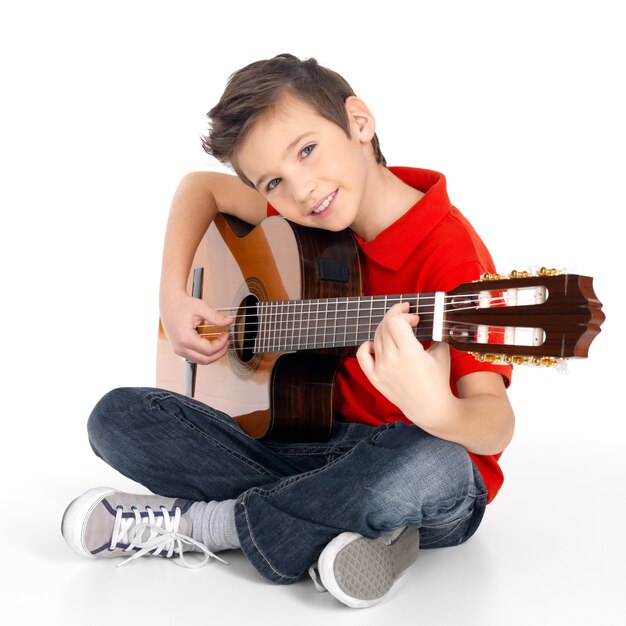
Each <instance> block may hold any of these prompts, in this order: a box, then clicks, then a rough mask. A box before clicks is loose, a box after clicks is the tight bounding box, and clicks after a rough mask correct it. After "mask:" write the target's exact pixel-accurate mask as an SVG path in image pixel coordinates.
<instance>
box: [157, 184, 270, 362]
mask: <svg viewBox="0 0 626 626" xmlns="http://www.w3.org/2000/svg"><path fill="white" fill-rule="evenodd" d="M218 212H221V213H229V214H231V215H235V216H236V217H239V218H240V219H242V220H245V221H246V222H249V223H251V224H258V223H259V222H260V221H261V220H262V219H263V218H264V217H265V216H266V201H265V199H264V198H263V197H262V196H261V195H260V194H259V193H257V192H256V191H255V190H254V189H251V188H250V187H248V186H246V185H245V184H244V183H242V182H241V181H240V180H239V179H238V178H237V177H236V176H231V175H228V174H221V173H218V172H193V173H191V174H187V175H186V176H185V177H184V178H183V179H182V180H181V182H180V184H179V185H178V188H177V190H176V193H175V194H174V198H173V200H172V206H171V209H170V214H169V218H168V222H167V228H166V232H165V243H164V246H163V265H162V270H161V288H160V296H159V303H160V314H161V322H162V324H163V328H164V330H165V334H166V335H167V337H168V339H169V341H170V344H171V345H172V349H173V350H174V352H175V353H176V354H179V355H180V356H183V357H185V358H187V359H189V360H191V361H194V362H196V363H202V364H207V363H211V362H212V361H215V360H217V359H219V358H220V357H221V356H222V355H223V354H224V353H225V352H226V349H227V341H228V333H227V332H224V333H223V334H222V335H221V336H220V337H219V338H218V339H216V340H215V341H207V340H206V339H203V338H201V337H200V336H199V335H198V333H197V332H196V330H195V329H196V327H197V326H198V324H200V323H202V321H203V320H207V321H209V322H210V323H212V324H216V325H219V326H227V325H228V324H229V323H231V322H232V319H231V318H226V317H224V316H223V315H221V314H220V313H218V312H217V311H215V310H214V309H213V308H211V307H210V306H209V305H208V304H207V303H206V302H204V301H202V300H199V299H197V298H192V297H191V296H190V295H189V294H188V293H187V280H188V277H189V271H190V269H191V263H192V261H193V257H194V254H195V252H196V249H197V247H198V244H199V243H200V240H201V239H202V237H203V235H204V233H205V232H206V230H207V228H208V227H209V225H210V224H211V222H212V221H213V220H214V219H215V216H216V215H217V213H218Z"/></svg>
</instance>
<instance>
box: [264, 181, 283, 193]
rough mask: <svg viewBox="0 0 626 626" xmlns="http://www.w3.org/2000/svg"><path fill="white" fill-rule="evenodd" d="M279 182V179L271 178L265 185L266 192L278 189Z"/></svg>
mask: <svg viewBox="0 0 626 626" xmlns="http://www.w3.org/2000/svg"><path fill="white" fill-rule="evenodd" d="M279 182H280V178H272V180H270V182H269V183H267V186H266V189H267V190H268V191H273V190H274V189H276V187H278V183H279Z"/></svg>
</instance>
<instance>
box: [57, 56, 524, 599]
mask: <svg viewBox="0 0 626 626" xmlns="http://www.w3.org/2000/svg"><path fill="white" fill-rule="evenodd" d="M209 118H210V121H211V130H210V133H209V135H208V136H207V137H206V138H205V139H204V148H205V150H206V151H207V152H208V153H209V154H212V155H213V156H215V157H216V158H218V159H219V160H221V161H222V162H224V163H229V164H230V165H232V167H233V168H234V170H235V171H236V172H237V174H238V177H235V176H229V175H226V174H217V173H195V174H191V175H188V176H187V177H185V178H184V179H183V181H182V182H181V184H180V186H179V189H178V190H177V192H176V194H175V196H174V200H173V203H172V209H171V213H170V218H169V221H168V226H167V232H166V238H165V246H164V257H163V270H162V284H161V285H162V286H161V298H160V299H161V319H162V322H163V325H164V328H165V330H166V333H167V335H168V339H169V341H170V343H171V345H172V347H173V349H174V351H175V352H176V353H177V354H179V355H181V356H182V357H184V358H186V359H189V360H190V361H193V362H196V363H199V364H209V363H212V362H213V361H215V360H217V359H219V358H221V357H222V356H223V355H224V354H225V352H226V350H227V348H228V331H227V327H228V325H229V324H231V323H232V322H233V319H232V318H228V317H224V316H223V315H221V314H220V313H218V312H217V311H215V310H214V309H213V308H211V307H210V305H209V304H207V303H205V302H203V301H202V300H199V299H195V298H192V297H190V296H189V295H188V294H187V293H186V284H187V277H188V274H189V270H190V265H191V261H192V257H193V254H194V251H195V249H196V247H197V245H198V243H199V240H200V238H201V237H202V235H203V233H204V232H205V231H206V229H207V227H208V226H209V224H210V222H211V221H212V219H213V218H214V217H215V215H216V214H217V212H218V211H221V212H225V213H230V214H233V215H235V216H237V217H239V218H241V219H243V220H245V221H247V222H249V223H251V224H258V223H259V222H260V221H261V220H262V219H264V217H266V215H267V214H268V213H270V214H272V213H275V212H279V213H280V214H281V215H283V216H284V217H285V218H287V219H289V220H292V221H293V222H296V223H298V224H301V225H304V226H312V227H317V228H322V229H327V230H331V231H340V230H343V229H346V228H350V229H352V231H353V232H354V235H355V236H356V239H357V241H358V244H359V245H360V247H361V249H362V251H363V253H364V259H365V268H364V274H365V284H366V288H367V292H368V293H370V294H380V293H419V292H433V291H446V290H449V289H451V288H452V287H454V286H456V285H457V284H459V283H461V282H465V281H470V280H474V279H476V278H477V277H478V276H479V275H480V274H481V273H483V272H484V271H493V264H492V261H491V258H490V256H489V253H488V252H487V250H486V248H485V247H484V245H483V243H482V242H481V241H480V239H479V238H478V236H477V235H476V233H475V232H474V230H473V229H472V227H471V226H470V224H469V223H468V222H467V221H466V220H465V218H464V217H463V216H462V215H461V214H460V213H459V212H458V211H457V210H456V209H455V208H454V207H452V205H451V204H450V201H449V199H448V197H447V193H446V189H445V179H444V177H443V176H442V175H440V174H437V173H435V172H431V171H427V170H416V169H411V168H393V169H389V168H387V167H386V164H385V159H384V157H383V155H382V152H381V150H380V145H379V142H378V138H377V136H376V134H375V121H374V117H373V115H372V113H371V111H370V110H369V109H368V107H367V105H366V104H365V103H364V102H363V101H362V100H361V99H360V98H358V97H356V95H355V94H354V93H353V91H352V89H351V88H350V86H349V85H348V84H347V83H346V81H345V80H344V79H343V78H342V77H340V76H339V75H338V74H336V73H334V72H332V71H330V70H328V69H326V68H323V67H320V66H319V65H318V64H317V62H316V61H315V60H314V59H308V60H306V61H304V62H303V61H300V60H299V59H297V58H295V57H293V56H291V55H286V54H285V55H279V56H277V57H275V58H273V59H269V60H266V61H259V62H257V63H253V64H251V65H249V66H247V67H245V68H243V69H241V70H239V71H238V72H236V73H235V74H234V75H233V76H231V78H230V80H229V83H228V85H227V87H226V90H225V92H224V94H223V96H222V98H221V100H220V102H219V103H218V104H217V106H215V107H214V108H213V109H212V110H211V111H210V112H209ZM203 320H208V322H210V323H212V324H216V325H220V326H223V327H225V330H224V332H223V333H222V335H221V336H220V337H219V338H217V339H215V340H214V341H208V340H206V339H204V338H201V337H200V336H199V334H198V333H197V332H196V330H195V329H196V327H197V326H198V325H199V324H200V323H202V322H203ZM417 323H418V318H417V316H416V315H412V314H410V313H409V309H408V305H407V304H406V303H404V304H397V305H394V306H393V307H391V308H390V310H389V311H388V312H387V313H386V315H385V317H384V319H383V321H382V322H381V323H380V325H379V326H378V328H377V329H376V333H375V336H374V338H373V340H372V341H367V342H365V343H364V344H363V345H361V346H360V347H359V349H358V352H357V355H356V357H352V358H346V359H344V360H343V362H342V365H341V367H340V370H339V372H338V375H337V379H336V386H337V387H336V388H337V393H335V410H336V412H337V413H338V414H339V415H341V416H342V421H339V422H338V423H336V424H335V426H334V429H333V432H332V435H331V438H330V440H329V441H328V442H316V443H311V444H305V443H302V444H289V443H278V442H274V441H259V440H255V439H252V438H250V437H248V436H247V435H246V434H245V433H243V432H242V431H241V430H240V429H239V428H238V426H237V425H236V424H235V422H234V421H233V420H232V419H231V418H230V417H228V416H227V415H225V414H223V413H220V412H219V411H216V410H213V409H211V408H210V407H207V406H205V405H203V404H201V403H199V402H196V401H195V400H192V399H190V398H187V397H184V396H179V395H177V394H174V393H172V392H169V391H164V390H156V389H121V390H115V391H112V392H111V393H109V394H107V395H106V396H105V397H104V398H103V399H102V400H101V401H100V402H99V403H98V405H97V406H96V407H95V409H94V411H93V413H92V415H91V416H90V419H89V426H88V427H89V436H90V442H91V445H92V447H93V449H94V451H95V452H96V454H98V455H99V456H100V457H102V458H103V459H104V460H105V461H106V462H107V463H109V464H110V465H112V466H113V467H115V468H116V469H118V470H119V471H120V472H122V473H123V474H125V475H127V476H129V477H130V478H132V479H133V480H136V481H138V482H140V483H142V484H144V485H145V486H146V487H148V488H149V489H150V490H151V491H152V492H153V493H155V494H160V495H159V496H145V495H131V494H123V493H119V492H115V491H113V490H111V489H105V488H96V489H92V490H90V491H88V492H87V493H86V494H83V495H82V496H80V497H79V498H77V499H76V500H75V501H74V502H72V503H71V504H70V506H69V507H68V509H67V511H66V513H65V516H64V520H63V534H64V537H65V538H66V541H67V542H68V543H69V545H70V546H71V547H72V548H73V549H74V550H76V551H77V552H78V553H80V554H84V555H87V556H91V557H96V558H99V557H109V556H122V555H125V554H126V555H132V556H131V558H136V557H138V556H142V555H144V554H160V555H161V556H168V557H169V556H173V555H178V556H179V557H180V560H181V561H182V562H183V563H184V564H189V565H191V563H190V562H189V561H188V558H186V557H185V553H186V551H188V550H192V551H194V550H195V551H201V552H203V553H204V555H205V561H206V560H208V559H209V558H210V557H212V556H215V554H214V553H215V552H219V551H221V550H225V549H235V548H241V549H242V550H243V552H244V554H245V555H246V557H247V558H248V560H249V561H250V562H251V563H252V565H253V566H254V567H255V568H256V569H257V570H258V571H259V573H260V574H261V575H262V576H264V577H265V578H267V579H268V580H271V581H273V582H277V583H290V582H294V581H295V580H297V579H298V578H300V577H301V576H302V575H303V574H304V573H305V572H306V571H307V570H309V572H310V574H311V576H312V577H313V579H314V581H315V584H316V587H317V588H318V589H320V590H328V591H330V593H331V594H332V595H333V596H335V597H336V598H337V599H338V600H340V601H341V602H344V603H345V604H347V605H349V606H353V607H367V606H372V605H374V604H377V603H378V602H380V601H381V600H382V599H383V598H384V597H385V595H386V593H387V592H388V591H389V589H390V588H391V587H392V585H393V584H394V582H395V580H396V579H397V578H398V576H399V575H400V574H401V573H402V572H403V571H405V570H406V568H407V567H408V566H409V565H410V564H411V563H412V562H413V561H414V560H415V558H416V556H417V548H418V543H419V544H421V547H442V546H450V545H456V544H459V543H462V542H463V541H465V540H467V539H468V538H469V537H470V536H471V535H472V534H473V533H474V532H475V530H476V529H477V527H478V525H479V523H480V521H481V519H482V516H483V513H484V509H485V506H486V503H487V501H491V500H492V499H493V497H494V496H495V495H496V493H497V491H498V489H499V488H500V485H501V483H502V474H501V472H500V470H499V467H498V463H497V458H498V456H499V453H500V452H501V451H502V450H503V449H504V448H505V447H506V446H507V444H508V443H509V441H510V439H511V436H512V433H513V423H514V418H513V412H512V409H511V406H510V404H509V402H508V398H507V394H506V390H505V386H506V384H508V382H509V379H510V374H511V369H510V367H501V366H494V365H490V364H485V363H479V362H478V361H476V360H474V358H473V357H472V356H470V355H467V354H462V353H457V352H454V351H453V353H452V354H450V352H451V351H450V350H449V349H448V347H447V345H446V344H444V343H433V344H432V345H431V346H430V347H428V346H423V345H421V344H420V343H419V342H418V341H417V339H416V338H415V335H414V334H413V331H412V327H413V326H415V325H416V324H417ZM418 529H419V530H418Z"/></svg>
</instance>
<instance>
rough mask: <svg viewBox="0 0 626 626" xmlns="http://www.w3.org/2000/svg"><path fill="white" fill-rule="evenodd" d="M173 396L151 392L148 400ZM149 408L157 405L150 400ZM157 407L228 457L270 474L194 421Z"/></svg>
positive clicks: (188, 405)
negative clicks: (211, 435) (214, 437)
mask: <svg viewBox="0 0 626 626" xmlns="http://www.w3.org/2000/svg"><path fill="white" fill-rule="evenodd" d="M173 397H174V396H172V395H171V394H169V393H162V394H151V397H150V398H149V401H151V400H154V399H167V398H173ZM176 399H177V400H180V397H176ZM183 404H185V406H187V407H189V408H193V409H194V410H195V409H198V408H199V407H198V406H197V405H195V404H193V405H191V404H189V403H184V402H183ZM150 408H151V409H154V408H157V407H155V406H154V404H153V403H152V402H150ZM158 408H159V410H161V411H163V412H164V413H167V414H168V415H169V416H170V417H173V418H174V419H175V420H177V421H178V422H179V423H180V424H182V425H183V426H184V427H185V428H187V429H189V430H191V431H193V432H195V433H197V434H199V435H200V436H201V437H203V438H204V439H206V440H207V441H210V442H211V443H212V444H213V445H215V446H216V447H217V448H219V449H220V450H222V451H224V452H225V453H226V454H228V455H229V456H230V457H232V458H233V459H235V460H237V461H239V462H240V463H242V464H243V465H246V466H247V467H249V468H250V469H252V470H254V471H255V472H257V474H259V475H262V476H269V477H271V476H272V474H271V472H268V471H267V470H266V469H265V468H264V467H263V466H261V465H259V464H257V463H254V462H253V461H250V459H248V458H247V457H245V456H243V455H241V454H238V453H237V452H235V451H234V450H231V449H230V448H229V447H227V446H225V445H224V444H223V443H221V442H220V441H217V440H216V439H213V438H212V437H210V436H209V435H208V434H207V433H206V432H205V431H204V430H202V429H201V428H198V427H197V426H196V425H195V424H194V423H192V422H190V421H189V420H187V419H185V418H184V417H182V416H180V415H175V414H173V413H170V412H169V411H168V410H167V409H165V408H164V407H162V406H160V407H158ZM200 412H201V413H203V414H204V415H207V416H210V417H212V418H216V415H215V413H213V412H210V411H202V410H200ZM217 419H219V418H217ZM220 421H222V423H224V424H225V425H227V426H230V424H228V423H226V422H224V421H223V420H220ZM236 430H240V429H239V427H236ZM242 432H243V431H242ZM244 434H245V433H244ZM246 436H248V437H249V435H246ZM249 438H250V439H252V437H249Z"/></svg>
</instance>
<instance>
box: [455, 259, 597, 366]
mask: <svg viewBox="0 0 626 626" xmlns="http://www.w3.org/2000/svg"><path fill="white" fill-rule="evenodd" d="M592 283H593V279H592V278H590V277H588V276H579V275H577V274H561V273H559V272H558V271H557V270H547V269H545V268H542V269H541V270H539V272H537V274H535V275H531V274H530V273H529V272H511V273H510V274H509V275H508V276H506V277H503V276H500V275H498V274H484V275H483V276H482V277H481V279H480V280H479V281H476V282H472V283H464V284H462V285H459V286H458V287H456V288H455V289H453V290H452V291H450V292H448V293H447V294H446V305H445V311H444V332H443V341H446V342H447V343H448V344H450V345H451V346H453V347H454V348H456V349H457V350H463V351H465V352H472V353H474V354H475V356H476V357H477V358H479V359H480V360H483V361H490V362H504V363H526V362H530V363H533V364H536V365H553V364H554V363H555V362H556V360H557V359H565V358H573V357H578V358H584V357H587V355H588V352H589V346H590V345H591V342H592V341H593V339H594V338H595V336H596V335H597V334H598V333H599V332H600V326H601V325H602V322H603V321H604V319H605V315H604V313H603V312H602V303H601V302H600V301H599V300H598V298H597V297H596V294H595V293H594V290H593V285H592Z"/></svg>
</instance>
